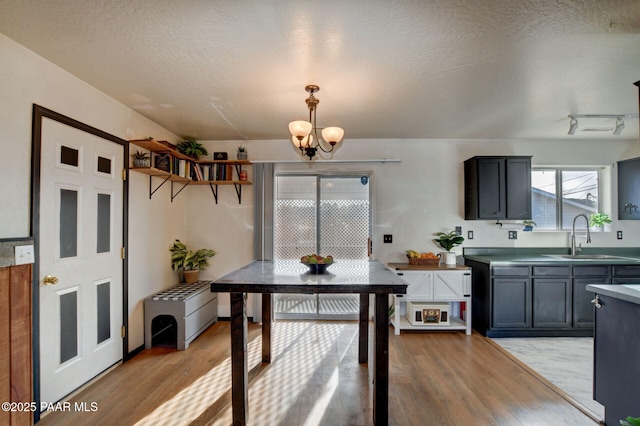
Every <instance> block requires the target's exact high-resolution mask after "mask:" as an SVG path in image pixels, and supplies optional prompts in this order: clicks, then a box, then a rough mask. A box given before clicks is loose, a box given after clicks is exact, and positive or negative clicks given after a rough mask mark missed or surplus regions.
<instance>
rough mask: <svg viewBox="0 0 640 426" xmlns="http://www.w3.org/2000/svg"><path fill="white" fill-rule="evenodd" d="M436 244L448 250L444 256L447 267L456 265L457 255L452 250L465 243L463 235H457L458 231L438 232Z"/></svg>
mask: <svg viewBox="0 0 640 426" xmlns="http://www.w3.org/2000/svg"><path fill="white" fill-rule="evenodd" d="M436 237H438V238H436V239H434V240H433V241H435V242H436V243H438V244H439V245H440V247H442V248H443V249H445V250H446V253H445V254H444V263H445V264H447V265H455V264H456V254H455V253H454V252H452V251H451V250H452V249H453V248H454V247H457V246H459V245H460V244H462V242H463V241H464V237H463V236H462V235H458V234H456V231H450V232H438V233H436Z"/></svg>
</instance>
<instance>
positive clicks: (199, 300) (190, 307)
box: [184, 289, 218, 315]
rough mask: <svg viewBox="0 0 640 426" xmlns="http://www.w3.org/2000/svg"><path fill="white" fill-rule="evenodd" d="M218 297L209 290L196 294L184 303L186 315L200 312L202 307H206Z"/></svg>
mask: <svg viewBox="0 0 640 426" xmlns="http://www.w3.org/2000/svg"><path fill="white" fill-rule="evenodd" d="M217 296H218V293H212V292H211V290H209V289H203V291H201V292H199V293H197V294H194V295H193V296H191V297H190V298H188V299H187V300H185V302H184V312H185V315H189V314H190V313H191V312H194V311H196V310H198V309H199V308H200V307H201V306H204V305H206V304H207V303H209V302H211V301H212V300H213V299H215V298H216V297H217Z"/></svg>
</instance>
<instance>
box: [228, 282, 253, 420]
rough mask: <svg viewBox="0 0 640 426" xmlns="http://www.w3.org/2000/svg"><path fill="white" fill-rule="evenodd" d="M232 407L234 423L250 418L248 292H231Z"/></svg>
mask: <svg viewBox="0 0 640 426" xmlns="http://www.w3.org/2000/svg"><path fill="white" fill-rule="evenodd" d="M230 299H231V407H232V411H233V424H234V425H246V424H247V421H248V419H249V413H248V404H247V402H248V398H249V374H248V373H249V369H248V356H247V294H246V293H231V294H230Z"/></svg>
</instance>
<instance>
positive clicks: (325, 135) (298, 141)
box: [289, 84, 344, 160]
mask: <svg viewBox="0 0 640 426" xmlns="http://www.w3.org/2000/svg"><path fill="white" fill-rule="evenodd" d="M304 90H306V91H307V92H308V93H309V97H308V98H307V99H306V100H305V102H306V103H307V108H308V109H309V121H304V120H297V121H292V122H291V123H289V131H290V132H291V141H292V142H293V145H294V146H295V147H296V148H298V149H299V150H300V154H301V155H306V156H307V157H309V160H312V159H313V157H315V155H316V151H317V150H318V148H320V149H321V150H322V151H324V152H331V151H333V148H335V146H336V144H337V143H339V142H340V141H341V140H342V137H343V136H344V130H343V129H342V128H340V127H324V128H322V131H321V133H322V140H321V139H320V138H319V137H318V127H317V125H316V109H317V107H318V103H320V100H319V99H318V98H316V97H315V96H314V95H315V93H317V92H318V91H319V90H320V87H318V86H316V85H315V84H310V85H308V86H306V87H305V88H304ZM314 139H315V142H314ZM323 141H324V142H326V143H328V144H329V145H331V147H330V148H328V149H325V148H324V147H323V146H322V143H323ZM314 143H315V144H314Z"/></svg>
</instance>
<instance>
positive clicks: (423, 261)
mask: <svg viewBox="0 0 640 426" xmlns="http://www.w3.org/2000/svg"><path fill="white" fill-rule="evenodd" d="M407 259H409V265H434V266H435V265H439V264H440V258H439V257H436V258H420V257H417V258H412V257H409V256H407Z"/></svg>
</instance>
